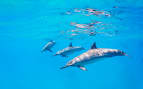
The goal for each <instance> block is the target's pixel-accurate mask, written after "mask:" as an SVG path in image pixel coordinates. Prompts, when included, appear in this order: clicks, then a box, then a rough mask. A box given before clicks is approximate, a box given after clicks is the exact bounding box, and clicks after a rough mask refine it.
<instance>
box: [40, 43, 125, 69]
mask: <svg viewBox="0 0 143 89" xmlns="http://www.w3.org/2000/svg"><path fill="white" fill-rule="evenodd" d="M54 45H55V41H50V42H48V43H47V44H46V45H45V46H44V47H43V49H42V52H44V51H46V50H48V51H50V52H52V51H51V48H52V47H53V46H54ZM81 50H84V48H83V47H80V46H75V47H74V46H73V45H72V43H70V44H69V46H68V47H66V48H64V49H62V50H60V51H57V52H56V54H55V55H54V56H56V55H61V56H62V57H67V56H68V55H70V54H73V53H75V52H78V51H81ZM115 56H127V54H126V53H125V52H123V51H121V50H119V49H110V48H97V46H96V43H95V42H94V43H93V44H92V46H91V48H90V49H89V50H88V51H87V52H84V53H82V54H80V55H79V56H77V57H75V58H73V59H72V60H70V61H69V62H68V63H67V64H66V65H65V66H63V67H61V68H60V69H64V68H67V67H77V68H79V69H81V70H83V71H86V70H87V69H86V68H85V67H84V66H85V65H87V64H91V63H95V62H97V61H98V60H101V59H104V58H110V57H115Z"/></svg>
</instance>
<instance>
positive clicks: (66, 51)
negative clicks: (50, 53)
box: [54, 43, 84, 57]
mask: <svg viewBox="0 0 143 89" xmlns="http://www.w3.org/2000/svg"><path fill="white" fill-rule="evenodd" d="M81 50H84V48H83V47H73V46H72V43H70V45H69V46H68V47H67V48H64V49H62V50H60V51H58V52H57V53H56V54H55V55H54V56H56V55H61V56H62V57H67V55H69V54H72V53H74V52H77V51H81Z"/></svg>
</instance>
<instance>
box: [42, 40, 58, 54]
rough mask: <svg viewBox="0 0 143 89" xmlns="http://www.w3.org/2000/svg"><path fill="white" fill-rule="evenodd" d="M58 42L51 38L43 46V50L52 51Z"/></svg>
mask: <svg viewBox="0 0 143 89" xmlns="http://www.w3.org/2000/svg"><path fill="white" fill-rule="evenodd" d="M55 44H56V42H55V41H53V40H51V41H49V42H48V43H47V44H46V45H45V46H44V47H43V48H42V51H41V52H45V51H49V52H52V50H51V48H52V47H53V46H54V45H55Z"/></svg>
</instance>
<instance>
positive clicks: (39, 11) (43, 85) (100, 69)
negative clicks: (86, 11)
mask: <svg viewBox="0 0 143 89" xmlns="http://www.w3.org/2000/svg"><path fill="white" fill-rule="evenodd" d="M113 6H119V8H117V9H113V8H112V7H113ZM73 8H98V9H103V10H112V11H113V12H114V15H113V17H111V18H96V17H95V16H94V17H93V16H92V17H86V16H81V15H65V14H64V13H65V12H66V11H68V10H71V9H73ZM142 13H143V1H142V0H102V1H101V0H1V1H0V49H1V51H0V89H143V56H142V50H143V47H142V44H143V36H142V34H143V30H142V26H143V16H142ZM119 18H122V20H121V21H120V20H119ZM92 19H98V20H100V21H103V22H105V23H110V24H112V26H111V27H110V31H114V30H115V29H116V30H118V31H119V33H118V34H117V35H115V36H105V35H96V36H95V37H89V36H87V35H86V36H84V35H81V36H80V38H79V37H74V38H73V40H69V39H67V35H61V34H60V32H61V31H66V30H69V29H70V28H71V26H70V25H69V24H70V22H71V21H73V22H78V23H86V22H89V21H90V20H92ZM49 39H52V40H55V41H56V45H55V47H54V48H53V49H52V50H53V51H54V53H55V52H56V51H57V50H60V49H62V48H64V47H66V46H67V45H68V44H69V42H73V45H82V46H83V47H85V48H86V50H88V49H89V48H90V45H91V44H92V43H93V42H96V43H97V46H98V47H101V48H102V47H103V48H117V49H121V50H124V51H125V52H126V53H127V54H128V55H129V57H114V58H110V59H106V60H104V61H100V62H96V63H94V64H91V65H88V66H86V67H87V69H88V71H86V72H85V71H81V70H79V69H77V68H67V69H65V70H60V69H59V68H60V67H62V66H63V65H65V64H66V62H67V61H69V60H70V59H72V58H74V57H75V56H77V55H79V54H81V53H83V52H84V51H81V52H78V53H75V54H73V55H70V56H69V57H68V58H62V57H60V56H57V57H54V56H53V54H54V53H50V52H45V53H41V52H40V51H41V48H42V47H43V46H44V44H45V43H46V42H47V40H49Z"/></svg>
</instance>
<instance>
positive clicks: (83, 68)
mask: <svg viewBox="0 0 143 89" xmlns="http://www.w3.org/2000/svg"><path fill="white" fill-rule="evenodd" d="M78 67H79V68H80V69H81V70H83V71H87V69H86V68H85V67H84V66H78Z"/></svg>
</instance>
